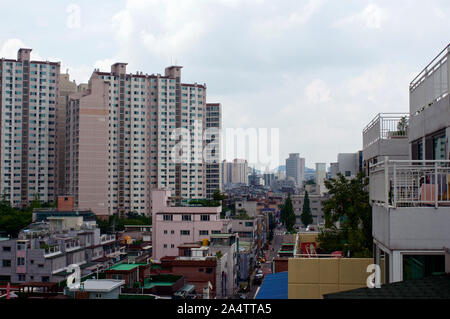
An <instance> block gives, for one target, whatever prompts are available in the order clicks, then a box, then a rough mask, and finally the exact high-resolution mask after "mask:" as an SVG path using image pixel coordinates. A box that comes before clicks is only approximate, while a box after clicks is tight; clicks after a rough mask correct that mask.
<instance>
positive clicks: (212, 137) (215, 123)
mask: <svg viewBox="0 0 450 319" xmlns="http://www.w3.org/2000/svg"><path fill="white" fill-rule="evenodd" d="M221 130H222V106H221V105H220V103H208V104H206V143H208V147H207V149H206V155H207V156H208V158H207V159H206V198H212V195H213V194H214V192H215V191H216V190H222V174H221V168H222V165H220V151H221V145H220V143H221Z"/></svg>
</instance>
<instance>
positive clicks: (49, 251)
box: [44, 246, 61, 257]
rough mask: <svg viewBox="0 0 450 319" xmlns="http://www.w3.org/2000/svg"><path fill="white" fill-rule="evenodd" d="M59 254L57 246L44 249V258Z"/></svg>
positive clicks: (59, 250)
mask: <svg viewBox="0 0 450 319" xmlns="http://www.w3.org/2000/svg"><path fill="white" fill-rule="evenodd" d="M59 253H61V249H60V248H59V246H50V247H47V248H45V249H44V256H45V257H48V256H50V255H56V254H59Z"/></svg>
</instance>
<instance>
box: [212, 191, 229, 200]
mask: <svg viewBox="0 0 450 319" xmlns="http://www.w3.org/2000/svg"><path fill="white" fill-rule="evenodd" d="M212 197H213V199H214V200H216V201H222V200H224V199H226V198H227V195H226V194H224V193H222V192H221V191H220V190H219V189H218V190H216V191H215V192H214V193H213V195H212Z"/></svg>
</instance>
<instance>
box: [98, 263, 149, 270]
mask: <svg viewBox="0 0 450 319" xmlns="http://www.w3.org/2000/svg"><path fill="white" fill-rule="evenodd" d="M146 265H147V264H144V263H142V264H117V265H114V266H111V267H110V268H108V269H106V270H133V269H135V268H136V267H139V266H146Z"/></svg>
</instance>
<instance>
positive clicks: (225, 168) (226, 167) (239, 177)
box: [221, 158, 249, 186]
mask: <svg viewBox="0 0 450 319" xmlns="http://www.w3.org/2000/svg"><path fill="white" fill-rule="evenodd" d="M248 174H249V168H248V162H247V160H245V159H237V158H235V159H234V160H233V161H232V162H227V161H226V160H224V161H223V162H222V174H221V175H222V183H223V185H224V186H225V185H231V184H245V185H248Z"/></svg>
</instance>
